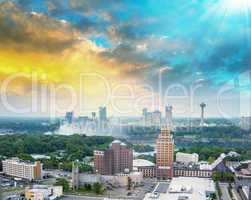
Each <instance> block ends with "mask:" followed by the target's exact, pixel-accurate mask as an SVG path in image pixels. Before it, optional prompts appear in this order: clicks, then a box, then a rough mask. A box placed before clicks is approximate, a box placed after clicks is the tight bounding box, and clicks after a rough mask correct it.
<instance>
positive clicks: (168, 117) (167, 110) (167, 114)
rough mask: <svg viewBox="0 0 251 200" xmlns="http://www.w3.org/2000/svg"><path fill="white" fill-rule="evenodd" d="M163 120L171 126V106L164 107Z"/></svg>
mask: <svg viewBox="0 0 251 200" xmlns="http://www.w3.org/2000/svg"><path fill="white" fill-rule="evenodd" d="M165 121H166V125H167V126H168V127H170V128H172V126H173V107H172V106H166V108H165Z"/></svg>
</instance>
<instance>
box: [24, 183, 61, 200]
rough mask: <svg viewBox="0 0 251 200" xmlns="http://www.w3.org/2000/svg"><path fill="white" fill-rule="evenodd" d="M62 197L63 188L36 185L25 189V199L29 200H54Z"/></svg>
mask: <svg viewBox="0 0 251 200" xmlns="http://www.w3.org/2000/svg"><path fill="white" fill-rule="evenodd" d="M62 195H63V187H62V186H47V185H34V186H32V187H27V188H26V189H25V198H26V199H29V200H42V199H48V200H54V199H57V198H60V197H61V196H62Z"/></svg>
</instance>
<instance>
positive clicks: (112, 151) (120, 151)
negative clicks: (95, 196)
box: [94, 140, 133, 175]
mask: <svg viewBox="0 0 251 200" xmlns="http://www.w3.org/2000/svg"><path fill="white" fill-rule="evenodd" d="M132 167H133V152H132V150H131V149H128V148H127V147H126V145H125V144H123V143H122V142H120V141H118V140H115V141H113V142H112V143H111V145H110V147H109V149H107V150H105V151H94V169H95V172H96V173H99V174H108V175H111V174H118V173H124V172H130V171H132Z"/></svg>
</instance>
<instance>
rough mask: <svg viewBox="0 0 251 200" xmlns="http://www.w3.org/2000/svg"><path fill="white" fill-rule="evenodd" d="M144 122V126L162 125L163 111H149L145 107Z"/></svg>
mask: <svg viewBox="0 0 251 200" xmlns="http://www.w3.org/2000/svg"><path fill="white" fill-rule="evenodd" d="M142 114H143V124H144V126H157V127H160V126H161V112H160V111H158V110H156V111H154V112H148V111H147V109H146V108H144V109H143V112H142Z"/></svg>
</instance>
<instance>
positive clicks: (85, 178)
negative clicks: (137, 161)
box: [72, 172, 143, 188]
mask: <svg viewBox="0 0 251 200" xmlns="http://www.w3.org/2000/svg"><path fill="white" fill-rule="evenodd" d="M129 178H130V179H131V183H132V184H134V185H139V184H141V183H142V181H143V173H142V172H131V173H128V174H123V173H121V174H116V175H100V174H86V173H73V177H72V187H73V188H78V187H81V186H84V185H85V184H94V183H97V182H98V183H103V184H111V185H114V186H118V187H126V186H127V185H128V181H129Z"/></svg>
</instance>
